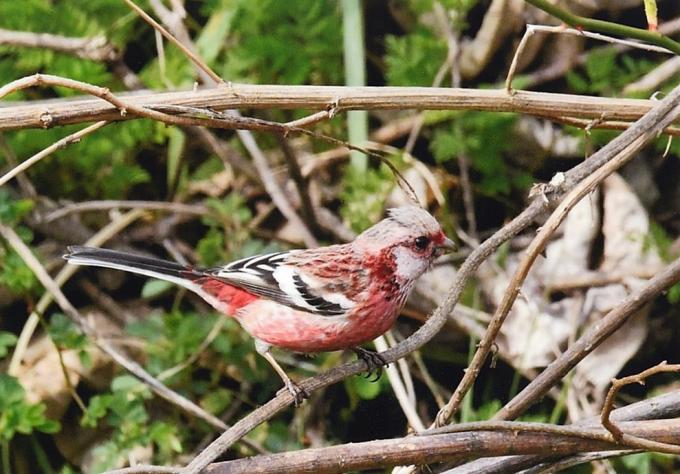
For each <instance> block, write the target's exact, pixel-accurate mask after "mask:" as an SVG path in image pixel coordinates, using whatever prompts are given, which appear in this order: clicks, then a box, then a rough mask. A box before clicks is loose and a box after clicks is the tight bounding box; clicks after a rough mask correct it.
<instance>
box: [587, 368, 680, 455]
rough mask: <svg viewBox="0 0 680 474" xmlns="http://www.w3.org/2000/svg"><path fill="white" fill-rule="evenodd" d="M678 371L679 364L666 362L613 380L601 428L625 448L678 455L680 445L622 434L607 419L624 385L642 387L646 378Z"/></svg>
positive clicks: (679, 369)
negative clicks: (634, 384)
mask: <svg viewBox="0 0 680 474" xmlns="http://www.w3.org/2000/svg"><path fill="white" fill-rule="evenodd" d="M679 371H680V364H675V365H668V364H667V363H666V361H663V362H661V363H660V364H658V365H655V366H654V367H650V368H649V369H646V370H643V371H642V372H640V373H639V374H635V375H629V376H628V377H623V378H621V379H613V380H612V386H611V388H610V389H609V392H607V397H606V399H605V402H604V406H603V407H602V414H601V416H600V420H601V421H602V426H604V427H605V428H606V429H607V431H609V432H610V433H611V434H612V436H613V437H614V439H615V440H616V441H617V442H619V443H621V444H623V445H625V446H627V447H633V448H640V449H646V450H649V451H658V452H662V453H670V454H680V445H677V444H666V443H659V442H657V441H652V440H649V439H644V438H640V437H638V436H634V435H631V434H628V433H624V432H623V430H622V429H621V428H619V427H618V426H617V425H616V424H614V423H613V422H612V421H611V420H610V418H609V415H610V413H611V411H612V409H613V408H614V399H615V398H616V394H617V393H618V392H619V390H620V389H621V388H622V387H625V386H626V385H629V384H632V383H639V384H641V385H644V384H645V380H646V379H647V378H648V377H651V376H652V375H656V374H658V373H662V372H679Z"/></svg>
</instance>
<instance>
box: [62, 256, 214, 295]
mask: <svg viewBox="0 0 680 474" xmlns="http://www.w3.org/2000/svg"><path fill="white" fill-rule="evenodd" d="M64 258H65V259H66V260H68V262H69V263H72V264H74V265H88V266H93V267H104V268H114V269H116V270H123V271H126V272H132V273H139V274H141V275H146V276H149V277H152V278H158V279H160V280H167V281H171V282H173V283H176V284H178V285H181V286H183V287H185V288H188V289H190V290H193V291H196V289H197V285H196V284H195V283H194V281H195V280H196V279H198V278H201V277H202V276H204V275H203V272H202V271H201V270H197V269H193V268H191V267H187V266H184V265H180V264H179V263H175V262H169V261H167V260H161V259H159V258H151V257H144V256H141V255H134V254H130V253H125V252H118V251H116V250H108V249H100V248H95V247H81V246H77V245H73V246H70V247H68V253H67V254H66V255H64Z"/></svg>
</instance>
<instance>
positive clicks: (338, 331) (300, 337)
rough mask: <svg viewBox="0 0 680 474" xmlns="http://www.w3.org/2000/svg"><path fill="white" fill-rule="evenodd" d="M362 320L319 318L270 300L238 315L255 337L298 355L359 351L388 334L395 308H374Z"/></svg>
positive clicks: (342, 317) (254, 304)
mask: <svg viewBox="0 0 680 474" xmlns="http://www.w3.org/2000/svg"><path fill="white" fill-rule="evenodd" d="M374 309H376V311H370V312H369V313H368V315H365V316H362V317H356V316H355V317H346V316H319V315H315V314H311V313H306V312H304V311H298V310H295V309H292V308H289V307H287V306H283V305H280V304H278V303H274V302H272V301H267V300H258V301H255V302H253V303H251V304H249V305H247V306H246V307H245V308H243V309H242V310H241V311H239V312H238V313H237V315H236V319H237V320H238V321H239V322H240V323H241V326H243V328H244V329H245V330H246V331H247V332H248V333H249V334H250V335H251V336H253V337H256V338H257V339H260V340H262V341H264V342H266V343H268V344H271V345H272V346H277V347H282V348H284V349H288V350H291V351H295V352H325V351H336V350H340V349H348V348H351V347H356V346H358V345H360V344H362V343H364V342H367V341H371V340H373V339H375V338H376V337H378V336H379V335H381V334H383V333H384V332H385V331H387V330H388V329H389V328H390V327H391V326H392V324H393V323H394V320H395V319H396V316H397V311H396V308H388V307H385V308H374Z"/></svg>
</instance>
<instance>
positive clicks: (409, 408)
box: [373, 336, 425, 432]
mask: <svg viewBox="0 0 680 474" xmlns="http://www.w3.org/2000/svg"><path fill="white" fill-rule="evenodd" d="M373 342H374V344H375V348H376V350H377V351H378V352H384V351H386V350H387V349H388V348H389V347H390V346H389V345H388V344H387V341H386V340H385V336H380V337H378V338H376V339H375V341H373ZM399 362H403V359H400V360H398V361H397V363H399ZM385 372H386V373H387V377H388V380H389V382H390V385H391V386H392V391H393V392H394V396H395V397H396V398H397V401H398V402H399V406H400V407H401V411H403V412H404V416H405V417H406V420H407V421H408V424H409V425H410V426H411V428H413V429H414V430H415V431H416V432H420V431H423V430H424V429H425V425H424V424H423V422H422V420H421V419H420V417H419V416H418V413H417V412H416V407H415V400H410V399H409V396H408V393H407V391H406V386H405V385H404V379H402V377H401V376H400V374H399V370H398V369H397V368H396V367H395V366H394V364H390V365H388V366H387V367H386V368H385Z"/></svg>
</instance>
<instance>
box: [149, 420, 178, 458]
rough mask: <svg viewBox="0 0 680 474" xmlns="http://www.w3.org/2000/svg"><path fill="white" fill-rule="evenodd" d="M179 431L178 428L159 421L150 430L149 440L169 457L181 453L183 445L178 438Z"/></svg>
mask: <svg viewBox="0 0 680 474" xmlns="http://www.w3.org/2000/svg"><path fill="white" fill-rule="evenodd" d="M177 431H178V427H177V426H175V425H171V424H169V423H164V422H160V421H157V422H155V423H153V424H152V425H151V428H150V429H149V439H151V440H152V441H153V442H154V443H155V444H156V446H158V448H159V449H160V450H161V452H162V453H163V454H164V455H165V456H168V455H169V454H170V453H171V452H175V453H181V452H182V443H181V442H180V440H179V437H178V436H177Z"/></svg>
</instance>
